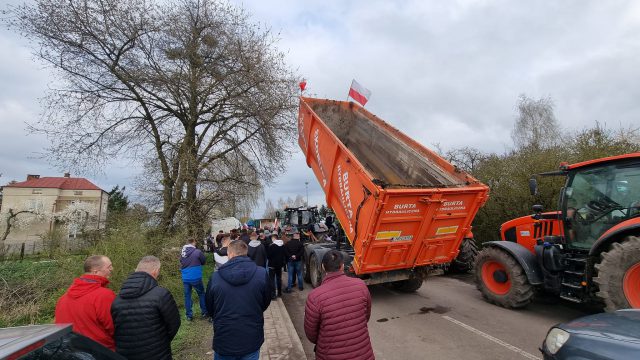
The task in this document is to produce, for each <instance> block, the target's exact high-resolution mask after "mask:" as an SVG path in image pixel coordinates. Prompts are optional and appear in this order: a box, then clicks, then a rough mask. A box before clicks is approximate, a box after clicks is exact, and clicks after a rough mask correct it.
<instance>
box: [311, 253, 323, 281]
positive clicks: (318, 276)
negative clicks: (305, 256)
mask: <svg viewBox="0 0 640 360" xmlns="http://www.w3.org/2000/svg"><path fill="white" fill-rule="evenodd" d="M309 273H310V276H311V286H313V287H314V288H317V287H318V286H320V285H321V284H322V279H323V278H324V271H323V270H322V267H321V265H320V261H318V255H316V253H312V254H311V259H310V260H309Z"/></svg>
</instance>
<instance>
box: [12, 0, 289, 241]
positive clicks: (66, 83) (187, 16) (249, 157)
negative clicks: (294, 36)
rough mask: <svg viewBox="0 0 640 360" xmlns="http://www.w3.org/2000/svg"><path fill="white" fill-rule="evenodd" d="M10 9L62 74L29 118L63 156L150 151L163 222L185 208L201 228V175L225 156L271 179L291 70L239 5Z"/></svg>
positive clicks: (285, 125) (97, 160) (210, 0)
mask: <svg viewBox="0 0 640 360" xmlns="http://www.w3.org/2000/svg"><path fill="white" fill-rule="evenodd" d="M10 15H12V17H10V18H9V20H8V24H9V26H10V27H11V28H13V29H15V30H17V31H19V32H20V33H22V34H24V35H25V36H26V37H27V38H29V39H30V40H32V41H33V44H34V49H35V54H36V56H37V57H39V58H40V59H41V60H42V61H44V62H45V63H46V64H48V65H50V66H52V67H53V69H54V70H55V71H56V72H57V74H58V75H59V76H60V78H61V79H62V80H63V81H62V83H61V86H60V87H59V88H57V89H53V90H52V91H51V92H50V94H49V96H48V97H47V98H45V102H44V103H45V112H44V116H43V118H42V119H41V120H40V121H39V122H37V123H35V124H32V125H33V126H32V129H33V130H34V131H39V132H44V133H45V134H47V135H48V137H49V139H50V140H51V142H52V145H51V147H50V149H49V150H50V153H51V155H53V157H54V158H55V159H56V160H57V163H58V165H60V166H66V167H67V168H69V167H73V168H76V169H87V168H90V167H91V166H93V167H96V166H98V167H99V166H101V165H102V164H103V163H104V162H106V161H108V160H110V159H113V158H114V157H116V156H122V155H125V156H129V157H130V158H134V159H139V158H147V159H148V160H150V161H148V162H149V163H151V164H153V165H154V166H157V168H158V170H159V171H158V173H159V174H160V175H161V176H160V178H159V181H158V186H157V188H158V190H159V191H161V195H162V225H163V226H164V227H165V228H167V229H168V228H169V227H170V226H171V224H172V223H173V219H174V217H175V215H176V213H177V212H178V210H182V211H183V213H184V214H185V216H186V218H187V219H188V220H187V223H188V224H189V225H190V229H191V230H192V231H198V230H197V229H198V228H200V227H201V224H199V222H200V221H201V220H202V218H201V213H202V211H201V203H199V202H198V195H199V194H200V193H201V189H200V187H201V181H202V180H204V179H203V178H205V177H206V176H207V171H208V170H209V169H212V168H215V167H218V166H220V165H221V164H224V163H225V161H227V160H226V159H227V158H228V156H236V157H241V158H243V159H244V161H246V163H247V164H248V166H249V167H251V168H253V169H255V171H256V172H257V173H258V174H259V178H260V179H263V180H265V181H268V180H269V179H270V178H271V174H272V172H270V171H266V169H273V168H277V166H278V164H280V163H281V160H282V158H283V157H284V156H286V154H287V151H286V150H287V149H288V147H289V146H288V145H289V144H292V143H293V141H291V140H292V137H293V133H294V129H295V127H294V126H295V124H294V119H295V117H294V116H292V115H293V114H292V111H293V109H294V106H295V93H296V89H295V86H296V81H295V78H294V75H293V74H292V73H291V71H290V70H289V69H288V67H287V66H286V64H285V62H284V58H283V54H282V53H280V52H279V51H278V50H276V47H275V42H276V40H277V39H275V37H274V36H272V34H271V33H270V32H269V31H268V30H264V29H262V28H260V27H259V26H256V25H254V24H252V23H251V22H250V19H249V17H248V15H247V14H246V13H245V12H244V11H242V10H238V9H236V8H234V7H233V6H231V5H228V4H226V3H224V2H222V1H216V0H182V1H180V0H170V1H166V2H149V1H145V0H131V1H122V0H84V1H80V0H36V1H35V2H34V3H29V4H25V5H21V6H18V7H14V8H11V9H10ZM262 169H265V170H264V171H263V170H262Z"/></svg>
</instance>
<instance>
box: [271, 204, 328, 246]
mask: <svg viewBox="0 0 640 360" xmlns="http://www.w3.org/2000/svg"><path fill="white" fill-rule="evenodd" d="M279 215H280V217H281V223H282V227H283V229H284V231H285V233H286V234H288V235H290V234H292V233H294V232H295V231H299V232H300V239H301V240H302V241H303V242H304V241H308V240H311V239H310V236H311V234H314V235H316V236H317V235H318V234H319V233H325V232H326V231H327V229H326V226H324V224H321V223H320V213H319V212H318V207H317V206H313V207H306V206H301V207H296V208H285V209H284V210H283V211H282V213H280V214H279ZM323 226H324V227H323Z"/></svg>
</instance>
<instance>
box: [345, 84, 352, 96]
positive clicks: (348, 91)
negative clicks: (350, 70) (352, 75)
mask: <svg viewBox="0 0 640 360" xmlns="http://www.w3.org/2000/svg"><path fill="white" fill-rule="evenodd" d="M351 86H353V80H351V85H350V86H349V91H347V99H346V100H345V101H349V93H350V92H351Z"/></svg>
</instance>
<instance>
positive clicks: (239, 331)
mask: <svg viewBox="0 0 640 360" xmlns="http://www.w3.org/2000/svg"><path fill="white" fill-rule="evenodd" d="M227 254H228V256H229V261H228V262H227V263H226V264H224V265H222V266H221V267H220V269H218V270H217V271H216V272H214V273H213V274H211V279H210V280H209V284H208V285H207V294H206V299H207V309H209V311H210V313H211V315H212V316H213V350H214V352H215V356H214V359H226V358H227V357H228V358H231V359H240V358H242V359H258V356H259V355H260V347H261V346H262V343H263V342H264V317H263V313H264V311H265V310H266V309H267V307H268V306H269V303H270V302H271V289H270V286H269V283H268V278H267V271H266V269H265V268H263V267H260V266H257V265H256V264H255V263H254V262H253V261H252V260H251V259H249V257H247V256H246V255H247V244H245V243H244V242H243V241H242V240H235V241H232V242H231V243H230V244H229V246H228V247H227Z"/></svg>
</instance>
